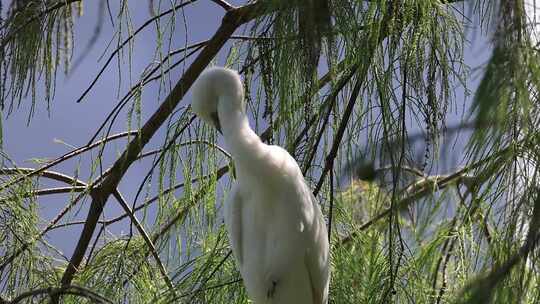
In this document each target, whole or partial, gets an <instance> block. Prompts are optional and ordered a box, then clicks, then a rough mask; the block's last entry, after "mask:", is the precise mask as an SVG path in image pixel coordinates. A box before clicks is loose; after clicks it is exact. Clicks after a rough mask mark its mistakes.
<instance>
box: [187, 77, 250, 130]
mask: <svg viewBox="0 0 540 304" xmlns="http://www.w3.org/2000/svg"><path fill="white" fill-rule="evenodd" d="M218 106H219V107H223V109H226V110H227V111H242V112H244V111H245V105H244V89H243V87H242V81H241V79H240V75H238V73H237V72H236V71H234V70H230V69H226V68H220V67H214V68H210V69H207V70H206V71H204V72H202V74H201V75H200V76H199V78H198V79H197V80H196V81H195V83H194V84H193V101H192V102H191V109H192V110H193V112H194V113H195V114H197V116H199V117H200V118H201V119H202V120H204V121H205V122H206V123H210V124H212V125H213V126H214V127H216V129H218V130H219V131H220V132H221V123H220V121H219V115H218Z"/></svg>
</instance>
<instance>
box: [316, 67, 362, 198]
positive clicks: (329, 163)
mask: <svg viewBox="0 0 540 304" xmlns="http://www.w3.org/2000/svg"><path fill="white" fill-rule="evenodd" d="M366 70H367V69H366ZM366 74H367V72H366V73H365V74H364V76H365V75H366ZM363 78H364V77H362V78H359V79H357V80H356V83H355V85H354V88H353V91H352V93H351V96H350V98H349V102H348V104H347V107H346V108H345V112H344V113H343V117H342V118H341V122H340V123H339V128H338V130H337V132H336V136H335V137H334V141H333V142H332V148H331V149H330V152H329V153H328V156H327V157H326V161H325V165H324V169H323V171H322V173H321V176H320V178H319V182H318V183H317V185H316V186H315V190H313V194H314V195H315V196H317V194H318V193H319V191H320V190H321V187H322V185H323V183H324V179H325V177H326V175H327V174H328V172H329V171H330V170H331V168H332V167H333V166H334V159H335V158H336V156H337V152H338V149H339V146H340V145H341V140H342V139H343V136H344V135H345V129H346V128H347V125H348V123H349V119H350V118H351V115H352V112H353V109H354V105H355V104H356V100H357V99H358V95H359V94H360V88H361V87H362V83H363Z"/></svg>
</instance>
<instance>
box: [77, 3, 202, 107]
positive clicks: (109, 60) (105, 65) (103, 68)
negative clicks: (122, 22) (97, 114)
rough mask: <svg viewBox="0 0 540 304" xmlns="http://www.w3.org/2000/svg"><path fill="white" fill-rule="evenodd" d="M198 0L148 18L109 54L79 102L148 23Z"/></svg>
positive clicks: (79, 100)
mask: <svg viewBox="0 0 540 304" xmlns="http://www.w3.org/2000/svg"><path fill="white" fill-rule="evenodd" d="M195 1H197V0H187V1H185V2H182V3H181V4H179V5H177V6H175V7H173V8H171V9H169V10H166V11H164V12H162V13H161V14H159V15H156V16H154V17H152V18H150V19H148V20H146V22H145V23H143V24H142V25H141V26H139V28H137V30H135V32H133V34H131V35H129V37H128V38H126V40H124V41H123V42H122V43H121V44H120V46H118V47H117V48H116V49H115V50H114V52H112V54H111V55H110V56H109V58H108V59H107V61H106V62H105V64H104V65H103V67H102V68H101V70H100V71H99V72H98V74H97V75H96V77H94V80H92V82H91V83H90V85H89V86H88V87H87V88H86V90H84V92H83V93H82V95H81V96H80V97H79V98H78V99H77V101H76V102H77V103H79V102H81V101H82V100H83V99H84V97H85V96H86V95H87V94H88V92H90V90H92V88H93V87H94V85H95V84H96V83H97V81H98V79H99V78H101V75H102V74H103V72H105V69H106V68H107V67H108V66H109V64H110V63H111V61H112V60H113V58H114V56H116V54H118V52H120V50H121V49H122V48H123V47H124V46H125V45H126V44H127V43H128V42H130V41H131V39H133V38H134V37H135V36H136V35H137V34H139V32H140V31H142V30H143V29H144V28H145V27H147V26H148V25H150V24H152V23H153V22H154V21H156V20H158V19H160V18H161V17H163V16H166V15H168V14H170V13H172V12H176V10H178V9H180V8H182V7H184V6H186V5H188V4H191V3H193V2H195Z"/></svg>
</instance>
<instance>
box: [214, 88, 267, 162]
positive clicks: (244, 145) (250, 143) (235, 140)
mask: <svg viewBox="0 0 540 304" xmlns="http://www.w3.org/2000/svg"><path fill="white" fill-rule="evenodd" d="M219 98H220V100H219V102H218V116H219V121H220V123H221V131H222V132H223V137H224V139H225V144H226V145H227V148H228V149H229V152H230V153H231V155H232V156H233V158H235V159H238V158H240V159H243V160H246V161H247V162H248V163H249V160H251V161H255V160H256V157H257V156H259V155H260V154H261V152H262V148H263V147H262V146H263V143H262V141H261V139H260V138H259V136H257V134H255V132H253V130H252V129H251V127H250V126H249V121H248V118H247V115H246V113H245V112H244V111H243V110H242V109H240V108H238V106H237V105H239V104H240V103H239V102H237V101H236V100H231V99H234V97H232V96H228V95H222V96H220V97H219Z"/></svg>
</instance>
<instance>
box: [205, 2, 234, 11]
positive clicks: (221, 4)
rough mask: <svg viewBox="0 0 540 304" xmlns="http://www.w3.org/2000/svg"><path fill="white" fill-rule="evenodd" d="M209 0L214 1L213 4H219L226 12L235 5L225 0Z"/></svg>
mask: <svg viewBox="0 0 540 304" xmlns="http://www.w3.org/2000/svg"><path fill="white" fill-rule="evenodd" d="M211 1H212V2H214V3H215V4H217V5H219V6H221V7H222V8H223V9H224V10H226V11H227V12H228V11H230V10H233V9H235V8H236V7H234V6H232V5H231V4H229V3H228V2H227V1H225V0H211Z"/></svg>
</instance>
